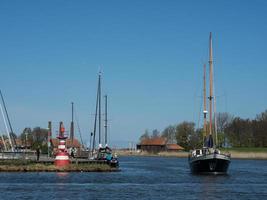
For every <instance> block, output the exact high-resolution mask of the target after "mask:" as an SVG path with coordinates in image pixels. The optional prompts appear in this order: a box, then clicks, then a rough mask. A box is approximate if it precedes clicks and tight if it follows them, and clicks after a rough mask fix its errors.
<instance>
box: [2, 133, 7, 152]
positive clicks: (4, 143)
mask: <svg viewBox="0 0 267 200" xmlns="http://www.w3.org/2000/svg"><path fill="white" fill-rule="evenodd" d="M1 131H2V129H1ZM2 132H4V131H2ZM1 140H2V142H3V145H4V148H5V151H7V147H6V142H5V140H4V136H3V134H1Z"/></svg>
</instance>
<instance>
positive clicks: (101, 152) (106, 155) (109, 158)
mask: <svg viewBox="0 0 267 200" xmlns="http://www.w3.org/2000/svg"><path fill="white" fill-rule="evenodd" d="M104 98H105V119H104V122H105V125H104V128H105V137H104V144H105V146H104V147H103V145H102V134H101V129H102V126H101V115H102V114H101V72H99V75H98V87H97V96H96V112H95V121H94V131H93V135H92V136H93V146H92V149H91V155H92V158H93V159H95V160H105V161H106V162H107V163H108V164H109V165H110V166H112V167H118V166H119V161H118V159H117V156H116V155H113V153H112V149H111V148H110V147H109V146H108V139H107V138H108V133H107V130H108V124H107V122H108V120H107V116H108V114H107V112H108V96H107V95H105V96H104ZM97 120H98V148H96V128H97Z"/></svg>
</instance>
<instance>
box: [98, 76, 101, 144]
mask: <svg viewBox="0 0 267 200" xmlns="http://www.w3.org/2000/svg"><path fill="white" fill-rule="evenodd" d="M98 104H99V106H98V134H99V136H98V139H99V147H101V72H99V75H98Z"/></svg>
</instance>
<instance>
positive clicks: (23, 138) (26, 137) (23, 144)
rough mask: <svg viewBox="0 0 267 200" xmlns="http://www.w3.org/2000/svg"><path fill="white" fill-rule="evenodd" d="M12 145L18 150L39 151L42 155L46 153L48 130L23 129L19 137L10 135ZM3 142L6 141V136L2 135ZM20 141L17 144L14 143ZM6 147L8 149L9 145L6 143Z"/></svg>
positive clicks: (37, 128)
mask: <svg viewBox="0 0 267 200" xmlns="http://www.w3.org/2000/svg"><path fill="white" fill-rule="evenodd" d="M10 136H11V138H12V141H13V143H14V144H15V146H16V147H17V148H18V147H20V148H25V149H32V150H36V149H37V148H38V149H40V150H41V151H42V152H43V153H47V138H48V130H47V129H45V128H41V127H35V128H33V129H31V128H24V130H23V131H22V133H21V134H20V135H18V136H17V135H16V134H15V133H10ZM3 139H4V141H7V140H8V137H7V135H3ZM17 139H19V140H20V142H19V144H17V143H16V142H15V141H18V140H17ZM6 145H7V146H8V148H10V144H9V143H8V142H7V143H6ZM1 149H4V145H3V142H2V143H1Z"/></svg>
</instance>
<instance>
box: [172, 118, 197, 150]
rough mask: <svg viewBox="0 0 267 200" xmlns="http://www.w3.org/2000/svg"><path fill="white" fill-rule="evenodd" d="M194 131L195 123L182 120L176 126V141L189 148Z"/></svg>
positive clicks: (186, 148)
mask: <svg viewBox="0 0 267 200" xmlns="http://www.w3.org/2000/svg"><path fill="white" fill-rule="evenodd" d="M194 133H195V123H193V122H187V121H184V122H182V123H180V124H178V125H177V127H176V140H177V143H178V144H179V145H180V146H182V147H183V148H185V150H189V149H190V138H191V136H192V135H193V134H194Z"/></svg>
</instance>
